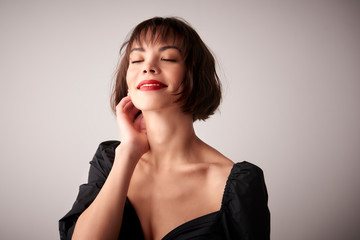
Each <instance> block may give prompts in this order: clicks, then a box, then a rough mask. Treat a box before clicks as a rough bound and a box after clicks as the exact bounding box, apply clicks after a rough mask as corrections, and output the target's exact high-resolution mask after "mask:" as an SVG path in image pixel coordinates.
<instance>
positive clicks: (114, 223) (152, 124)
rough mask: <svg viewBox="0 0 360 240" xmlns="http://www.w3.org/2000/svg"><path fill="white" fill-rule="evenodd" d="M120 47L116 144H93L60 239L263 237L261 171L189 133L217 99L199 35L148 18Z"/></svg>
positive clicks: (266, 225) (265, 213)
mask: <svg viewBox="0 0 360 240" xmlns="http://www.w3.org/2000/svg"><path fill="white" fill-rule="evenodd" d="M122 49H125V53H124V55H123V57H122V60H121V63H120V66H119V69H118V73H117V79H116V83H115V86H114V90H113V95H112V99H111V101H112V107H113V110H114V112H115V113H116V119H117V124H118V127H119V130H120V137H121V144H120V142H118V141H108V142H103V143H101V144H100V146H99V148H98V150H97V152H96V154H95V156H94V158H93V160H92V161H91V162H90V164H91V166H90V172H89V180H88V183H87V184H84V185H81V186H80V192H79V195H78V197H77V199H76V201H75V203H74V205H73V208H72V209H71V211H70V212H69V213H68V214H67V215H66V216H65V217H63V218H62V219H61V220H60V235H61V239H70V238H71V237H72V239H86V240H89V239H146V240H151V239H269V234H270V214H269V210H268V207H267V191H266V186H265V183H264V177H263V173H262V171H261V169H260V168H258V167H256V166H255V165H253V164H250V163H247V162H241V163H236V164H234V163H233V162H232V161H231V160H229V159H228V158H226V157H225V156H223V155H222V154H221V153H219V152H218V151H216V150H215V149H213V148H212V147H210V146H209V145H207V144H206V143H204V142H203V141H201V140H200V139H199V138H198V137H197V136H196V134H195V132H194V128H193V122H194V121H196V120H205V119H207V118H208V117H209V116H210V115H212V114H213V113H214V111H215V110H216V109H217V107H218V105H219V103H220V100H221V87H220V82H219V79H218V76H217V74H216V70H215V61H214V58H213V56H212V54H211V53H210V51H209V50H208V48H207V47H206V45H205V44H204V43H203V41H202V40H201V39H200V37H199V36H198V34H197V33H196V32H195V31H194V30H193V28H191V27H190V26H189V24H187V23H186V22H185V21H183V20H180V19H177V18H152V19H149V20H146V21H144V22H142V23H140V24H139V25H138V26H137V27H136V28H135V29H134V31H133V32H132V35H131V36H130V38H129V40H128V41H127V42H125V43H124V45H123V46H122Z"/></svg>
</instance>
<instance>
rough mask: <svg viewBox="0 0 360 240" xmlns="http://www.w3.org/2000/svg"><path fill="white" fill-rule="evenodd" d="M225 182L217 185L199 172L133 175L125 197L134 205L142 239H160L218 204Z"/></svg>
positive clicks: (214, 209)
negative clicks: (192, 173)
mask: <svg viewBox="0 0 360 240" xmlns="http://www.w3.org/2000/svg"><path fill="white" fill-rule="evenodd" d="M224 185H225V182H224V183H223V184H219V186H217V185H216V184H215V185H214V183H213V181H210V180H209V179H208V177H207V176H206V174H205V175H202V174H197V175H182V174H169V175H168V176H166V175H164V176H162V177H154V176H146V175H144V174H142V175H141V176H140V177H139V176H135V177H134V178H133V179H132V181H131V183H130V187H129V191H128V198H129V200H130V202H131V203H132V205H133V206H134V208H135V211H136V213H137V215H138V218H139V220H140V223H141V227H142V229H143V233H144V235H145V239H161V238H162V237H164V236H165V235H166V234H167V233H168V232H170V231H171V230H173V229H174V228H176V227H177V226H179V225H182V224H184V223H186V222H188V221H190V220H193V219H195V218H198V217H200V216H204V215H206V214H209V213H212V212H216V211H218V210H219V209H220V207H221V201H222V195H223V189H224Z"/></svg>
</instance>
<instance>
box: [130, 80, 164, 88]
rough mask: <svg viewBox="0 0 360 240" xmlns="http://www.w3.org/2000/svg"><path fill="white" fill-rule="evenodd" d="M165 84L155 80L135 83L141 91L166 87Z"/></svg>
mask: <svg viewBox="0 0 360 240" xmlns="http://www.w3.org/2000/svg"><path fill="white" fill-rule="evenodd" d="M166 87H167V85H165V84H163V83H162V82H159V81H157V80H153V79H152V80H144V81H141V82H140V83H139V84H138V85H137V89H139V90H141V91H154V90H159V89H162V88H166Z"/></svg>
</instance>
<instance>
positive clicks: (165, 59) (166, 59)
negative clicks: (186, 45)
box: [161, 58, 176, 62]
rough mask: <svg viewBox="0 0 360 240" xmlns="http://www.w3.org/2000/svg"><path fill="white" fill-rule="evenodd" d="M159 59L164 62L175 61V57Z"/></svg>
mask: <svg viewBox="0 0 360 240" xmlns="http://www.w3.org/2000/svg"><path fill="white" fill-rule="evenodd" d="M161 60H162V61H165V62H176V60H175V59H169V58H162V59H161Z"/></svg>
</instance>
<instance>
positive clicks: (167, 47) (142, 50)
mask: <svg viewBox="0 0 360 240" xmlns="http://www.w3.org/2000/svg"><path fill="white" fill-rule="evenodd" d="M167 49H176V50H178V51H179V52H180V53H181V50H180V48H178V47H176V46H172V45H166V46H163V47H161V48H159V52H163V51H165V50H167ZM134 51H139V52H145V49H144V48H142V47H139V48H133V49H131V50H130V53H132V52H134Z"/></svg>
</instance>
